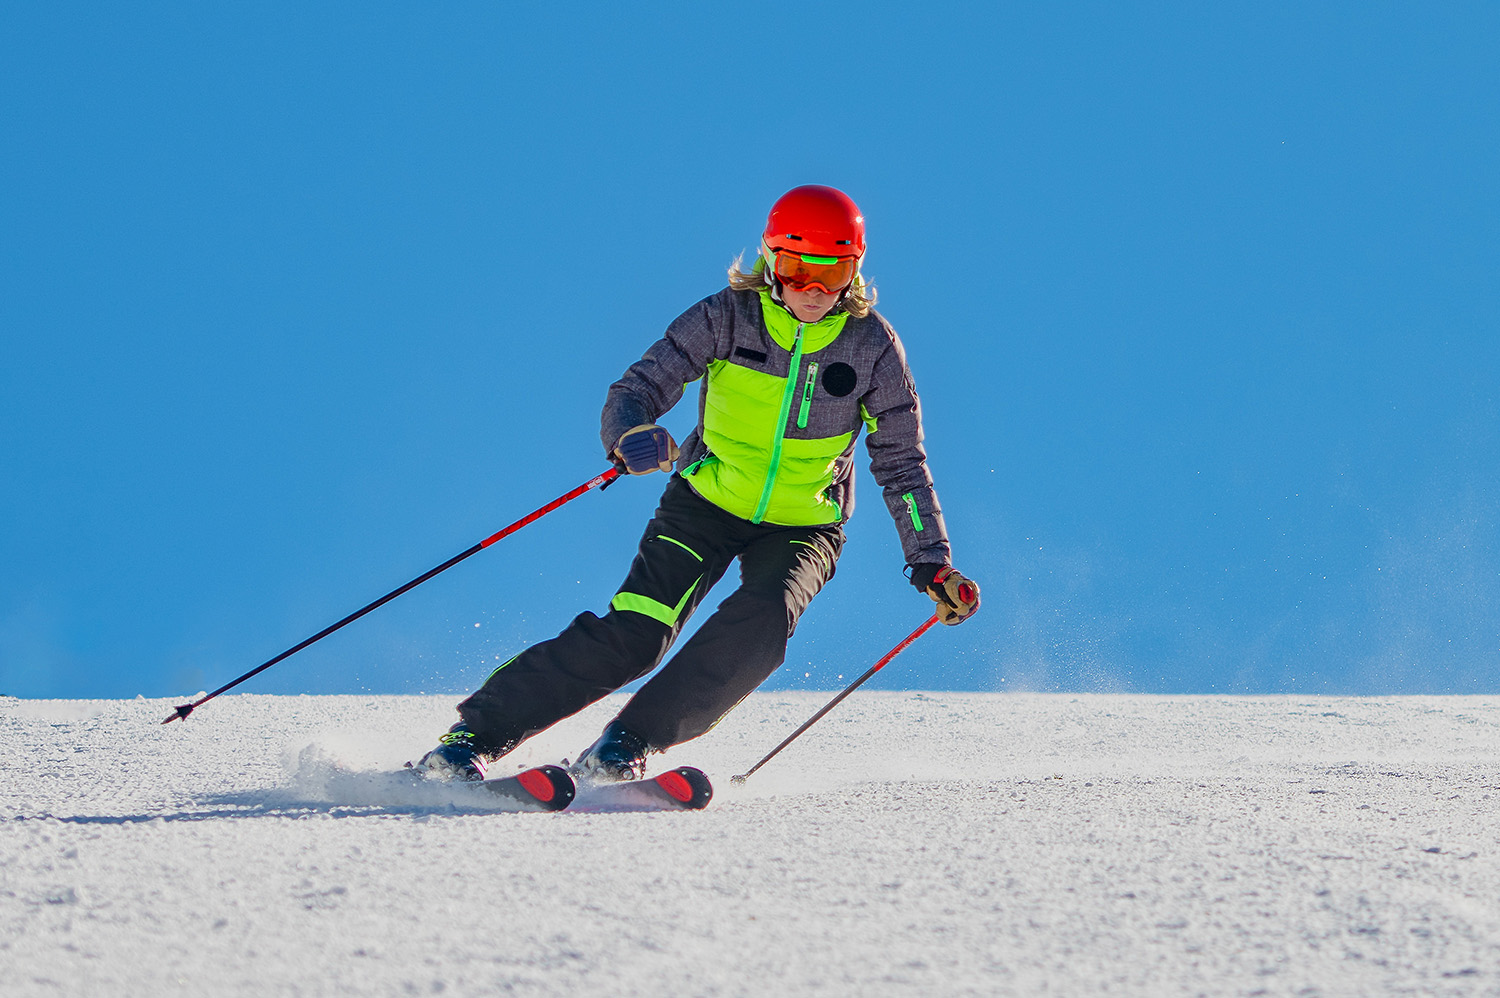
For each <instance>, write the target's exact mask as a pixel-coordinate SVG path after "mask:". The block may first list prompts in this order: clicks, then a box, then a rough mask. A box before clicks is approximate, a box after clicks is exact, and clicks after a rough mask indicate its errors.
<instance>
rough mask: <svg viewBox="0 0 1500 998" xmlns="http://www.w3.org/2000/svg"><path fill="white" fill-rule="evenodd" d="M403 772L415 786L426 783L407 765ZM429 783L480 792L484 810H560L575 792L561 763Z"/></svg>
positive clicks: (469, 792)
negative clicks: (472, 779)
mask: <svg viewBox="0 0 1500 998" xmlns="http://www.w3.org/2000/svg"><path fill="white" fill-rule="evenodd" d="M404 772H405V773H406V774H407V775H408V776H409V777H410V778H411V779H413V780H415V781H417V783H418V785H422V784H424V783H426V782H427V781H426V780H425V779H424V777H423V776H422V775H421V774H420V773H419V772H418V771H417V770H416V769H413V768H407V769H406V770H404ZM428 785H432V786H441V787H445V788H447V789H448V790H450V791H456V792H458V793H460V794H474V795H476V796H477V795H480V794H482V795H483V798H484V807H485V809H486V810H494V811H544V812H545V811H561V810H562V809H563V808H565V807H567V806H568V805H569V804H571V803H573V798H574V797H575V796H577V792H578V791H577V788H576V787H575V786H574V785H573V778H572V777H571V776H569V775H568V771H567V770H566V769H563V768H562V767H561V766H537V767H536V768H534V769H528V770H524V771H523V772H520V773H516V774H515V775H514V776H499V777H496V778H495V779H493V780H482V781H476V782H464V781H461V780H455V781H453V782H451V783H446V782H438V783H432V784H428Z"/></svg>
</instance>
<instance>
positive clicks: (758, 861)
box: [0, 692, 1500, 998]
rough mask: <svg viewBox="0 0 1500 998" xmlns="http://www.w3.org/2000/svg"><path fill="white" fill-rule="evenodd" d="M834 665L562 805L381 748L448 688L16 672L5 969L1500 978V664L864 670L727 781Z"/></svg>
mask: <svg viewBox="0 0 1500 998" xmlns="http://www.w3.org/2000/svg"><path fill="white" fill-rule="evenodd" d="M826 698H827V695H826V694H780V693H768V694H757V695H755V696H753V697H751V698H750V699H749V700H748V701H746V703H745V704H744V705H742V706H741V708H740V709H739V710H737V711H736V712H735V713H734V714H733V715H731V717H730V718H729V719H728V720H726V721H725V722H724V724H722V725H721V726H720V727H719V728H718V729H716V730H715V731H713V732H711V733H710V734H709V735H708V736H706V737H704V738H703V739H700V740H699V741H698V742H695V743H692V744H690V745H688V746H684V747H682V748H680V749H679V750H677V751H676V752H674V753H672V754H671V755H669V756H667V757H666V759H665V760H664V761H663V764H667V763H692V764H695V765H699V766H701V767H703V768H705V769H706V770H707V771H708V772H709V773H710V774H711V775H713V776H714V777H715V782H716V784H717V787H718V795H717V797H716V799H715V801H714V802H713V804H712V805H710V807H709V809H708V810H707V811H705V812H701V813H670V814H666V813H663V814H569V813H566V812H565V813H561V814H556V815H513V814H493V813H483V812H481V811H479V810H476V809H475V808H474V807H472V806H471V805H470V804H468V803H465V802H463V801H462V800H461V799H460V798H457V797H455V796H454V795H453V794H452V792H449V791H428V792H425V793H419V792H416V791H411V790H401V789H400V788H399V787H398V786H396V785H395V784H393V783H392V782H391V781H389V780H384V779H382V778H381V777H380V776H379V775H378V774H377V773H376V771H377V770H380V769H383V768H390V767H395V766H398V765H399V764H400V763H401V762H403V761H404V760H406V759H408V758H411V757H413V756H415V755H416V754H418V753H420V752H421V751H422V750H424V749H425V748H427V747H429V746H430V744H431V743H432V741H433V739H434V738H435V736H436V735H437V733H439V732H440V731H442V730H444V729H445V728H446V727H447V725H448V724H449V723H451V721H452V719H453V714H452V703H453V698H450V697H266V696H227V697H223V698H221V699H220V700H216V701H214V702H212V703H210V704H209V705H207V706H205V707H203V708H202V709H201V710H200V711H199V712H198V713H197V714H195V715H194V716H193V717H192V718H191V719H189V720H188V721H187V722H185V723H181V724H172V725H168V726H165V727H163V726H161V725H160V724H158V723H157V722H159V721H160V720H161V718H163V717H164V716H166V714H167V712H168V710H169V708H170V707H171V703H170V702H168V701H145V700H135V701H18V700H13V699H6V700H3V701H0V746H3V753H4V756H3V757H4V758H5V760H6V777H7V779H6V781H5V787H4V789H3V791H0V990H3V993H4V994H5V995H7V996H30V995H63V994H66V995H69V996H73V998H77V996H92V995H110V996H125V995H176V994H182V995H186V994H192V995H215V996H238V995H245V996H250V995H256V996H266V995H343V994H349V995H422V994H440V993H452V994H463V995H466V996H477V995H497V994H505V995H521V996H533V995H620V996H631V995H860V996H878V995H1070V996H1071V995H1105V994H1107V995H1143V996H1145V995H1149V996H1167V995H1196V994H1209V995H1241V994H1243V995H1254V994H1263V995H1298V996H1309V995H1377V994H1378V995H1385V994H1420V995H1500V841H1497V837H1500V820H1497V814H1500V806H1497V805H1500V776H1497V773H1500V698H1492V697H1453V698H1445V697H1411V698H1390V699H1334V698H1315V697H1283V698H1276V697H1269V698H1254V699H1248V698H1232V697H1140V696H1066V695H1060V696H1059V695H1030V694H949V693H945V694H921V693H863V692H861V693H858V694H855V695H854V696H853V697H851V698H850V699H849V700H848V701H846V702H845V703H844V704H843V705H841V706H840V707H839V708H838V709H837V710H836V711H835V712H834V713H832V714H831V715H829V717H828V718H826V719H825V720H824V721H823V722H821V723H820V724H819V725H818V726H816V727H814V728H813V729H812V730H811V731H810V732H808V734H807V735H805V736H803V738H802V739H801V740H799V741H798V742H796V743H795V744H794V745H793V746H792V747H791V748H789V749H787V750H786V752H784V753H783V754H782V755H781V756H780V757H778V758H777V759H776V760H775V761H773V762H771V763H770V764H768V765H767V766H766V768H765V769H763V770H761V772H760V773H758V774H756V776H755V777H753V778H752V779H751V780H750V782H749V783H747V784H746V785H744V786H743V787H734V786H731V784H730V782H729V779H728V777H729V776H730V775H731V774H733V773H737V772H743V771H744V770H745V769H746V768H748V767H749V766H750V765H751V764H752V763H754V762H755V761H756V760H757V759H758V758H760V756H761V755H763V754H764V753H765V752H766V751H769V750H770V749H771V747H772V746H774V745H775V744H776V743H777V742H778V741H780V740H781V738H782V737H784V736H785V735H786V734H787V733H788V732H790V731H791V730H792V729H793V728H794V727H795V726H796V725H797V724H798V723H800V722H801V721H802V720H804V719H805V718H806V717H807V716H809V715H810V714H811V713H812V712H813V711H814V710H816V709H817V707H818V706H820V705H821V704H822V702H823V701H824V700H826ZM609 716H610V708H609V705H608V704H605V705H599V706H597V707H595V708H593V709H591V710H590V711H587V712H585V713H584V714H582V715H580V716H579V717H577V718H573V719H571V720H570V721H568V722H565V723H564V724H563V725H560V726H559V727H558V728H556V729H554V730H553V731H551V732H548V733H546V734H544V735H542V736H540V737H539V738H537V739H535V740H534V741H533V742H531V743H528V744H527V745H526V746H523V747H522V749H521V750H520V751H519V752H518V753H517V754H516V756H515V757H513V758H514V762H515V765H513V766H509V767H507V765H506V764H502V765H500V766H499V767H497V771H502V770H505V769H507V768H518V767H519V764H520V763H522V762H525V763H535V762H542V761H555V760H557V759H559V758H561V757H563V756H568V755H571V754H572V753H574V752H576V751H578V750H579V749H581V748H582V747H583V746H585V745H587V744H588V742H589V741H591V740H592V738H593V736H594V734H595V733H596V732H597V730H598V728H599V727H601V726H602V725H603V723H604V721H605V720H607V719H608V717H609ZM510 761H511V760H507V763H509V762H510Z"/></svg>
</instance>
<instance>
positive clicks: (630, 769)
mask: <svg viewBox="0 0 1500 998" xmlns="http://www.w3.org/2000/svg"><path fill="white" fill-rule="evenodd" d="M650 748H651V747H650V746H649V745H647V744H646V739H644V738H642V737H641V736H640V735H638V734H636V733H635V732H634V731H631V730H630V729H629V728H626V727H624V726H623V725H621V724H620V722H619V721H610V722H609V723H608V724H607V725H605V726H604V734H602V735H600V736H599V740H598V741H597V742H595V743H594V744H593V745H591V746H589V749H588V751H587V752H585V753H583V755H582V756H581V757H580V758H579V760H578V761H577V762H575V763H573V765H572V772H573V775H574V776H577V777H579V778H581V779H584V780H589V781H591V782H594V783H623V782H624V781H626V780H639V779H640V778H641V777H642V776H644V775H646V753H647V752H649V751H650Z"/></svg>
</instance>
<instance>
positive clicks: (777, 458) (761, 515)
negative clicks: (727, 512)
mask: <svg viewBox="0 0 1500 998" xmlns="http://www.w3.org/2000/svg"><path fill="white" fill-rule="evenodd" d="M802 326H803V324H802V323H800V322H799V323H797V332H796V333H795V334H794V335H793V336H792V364H791V369H790V370H789V371H788V372H787V376H786V390H785V391H784V392H782V393H781V418H780V419H778V420H777V421H776V437H775V439H774V440H772V442H771V464H770V467H768V468H767V469H766V485H765V488H763V489H761V491H760V502H759V503H758V504H756V507H755V515H754V516H752V517H750V522H751V523H759V522H761V521H762V520H764V519H765V518H766V510H767V508H769V507H770V505H771V487H772V486H773V485H775V484H776V471H777V468H779V467H780V465H781V442H782V440H783V439H785V438H786V421H787V417H788V416H790V415H791V412H792V397H793V396H795V395H796V394H797V374H798V372H799V371H800V370H801V368H802Z"/></svg>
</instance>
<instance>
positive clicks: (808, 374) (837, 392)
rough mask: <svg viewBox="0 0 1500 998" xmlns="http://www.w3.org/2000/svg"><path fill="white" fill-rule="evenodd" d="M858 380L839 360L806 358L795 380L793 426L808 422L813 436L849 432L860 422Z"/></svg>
mask: <svg viewBox="0 0 1500 998" xmlns="http://www.w3.org/2000/svg"><path fill="white" fill-rule="evenodd" d="M859 381H860V378H859V373H858V372H857V371H855V369H854V368H853V367H851V366H849V365H848V364H846V363H844V362H843V361H841V360H836V361H832V362H828V361H818V360H812V361H808V363H807V365H806V366H805V367H804V368H803V369H802V371H801V372H800V376H799V378H798V381H797V395H796V398H797V405H796V408H795V412H796V414H797V419H796V423H795V426H796V428H797V429H799V430H806V429H808V427H809V426H811V427H812V429H813V431H814V435H815V436H824V435H834V434H840V433H846V432H848V431H849V429H850V428H852V427H853V426H854V425H856V424H857V423H858V422H859V413H858V409H859V405H858V399H859V395H858V391H857V389H858V388H859ZM845 424H848V425H845Z"/></svg>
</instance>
